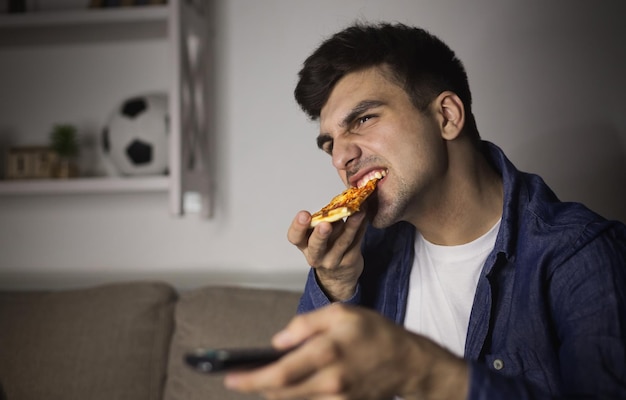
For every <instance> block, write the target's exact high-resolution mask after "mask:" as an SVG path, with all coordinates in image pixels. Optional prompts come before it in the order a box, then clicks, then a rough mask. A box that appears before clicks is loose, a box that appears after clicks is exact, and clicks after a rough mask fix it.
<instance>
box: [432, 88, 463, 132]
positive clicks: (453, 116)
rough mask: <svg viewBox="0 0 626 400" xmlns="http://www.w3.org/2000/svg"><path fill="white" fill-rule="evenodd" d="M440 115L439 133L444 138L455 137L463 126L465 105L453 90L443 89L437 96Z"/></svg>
mask: <svg viewBox="0 0 626 400" xmlns="http://www.w3.org/2000/svg"><path fill="white" fill-rule="evenodd" d="M435 104H437V107H438V112H439V113H440V115H441V117H442V118H441V135H442V137H443V138H444V139H446V140H453V139H456V137H457V136H459V134H460V133H461V131H462V130H463V126H465V106H464V105H463V101H461V99H460V98H459V96H457V95H456V93H454V92H450V91H445V92H443V93H441V94H440V95H439V96H437V100H436V103H435Z"/></svg>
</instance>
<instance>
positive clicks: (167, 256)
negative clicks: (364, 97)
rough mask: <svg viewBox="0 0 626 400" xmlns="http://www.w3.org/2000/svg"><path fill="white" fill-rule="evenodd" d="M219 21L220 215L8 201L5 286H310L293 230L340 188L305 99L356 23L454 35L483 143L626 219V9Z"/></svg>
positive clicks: (250, 4)
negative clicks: (144, 281)
mask: <svg viewBox="0 0 626 400" xmlns="http://www.w3.org/2000/svg"><path fill="white" fill-rule="evenodd" d="M216 12H217V15H216V20H217V26H216V39H217V49H216V54H217V64H216V73H217V82H218V86H217V94H216V98H217V99H218V102H217V104H216V110H215V111H216V113H215V115H216V118H217V119H216V127H217V146H218V149H217V150H218V151H217V160H216V169H217V170H216V176H217V195H216V205H215V217H214V218H213V219H211V220H208V221H207V220H202V219H200V218H198V217H197V216H194V215H191V216H187V217H185V218H182V219H181V218H175V217H171V216H169V215H168V214H167V197H166V195H165V194H149V195H148V194H141V195H139V194H135V195H130V194H127V195H81V196H76V195H73V196H70V195H67V196H65V195H59V196H30V197H29V196H15V197H2V198H0V286H4V287H41V286H47V287H70V286H79V285H84V284H91V283H95V282H102V281H104V280H113V279H127V278H154V279H166V280H169V281H171V282H173V283H175V284H176V285H179V286H181V287H193V286H198V285H201V284H204V283H208V282H217V283H241V284H248V285H257V286H275V287H289V288H299V287H300V286H301V284H302V281H303V279H304V276H305V273H306V270H307V266H306V265H305V262H304V260H303V258H302V257H301V255H300V253H299V252H298V251H297V250H296V249H295V248H293V247H292V246H291V245H290V244H289V243H288V242H287V240H286V229H287V227H288V225H289V223H290V221H291V219H292V218H293V216H294V215H295V213H296V212H297V211H298V210H299V209H308V210H314V209H316V208H318V207H319V206H321V205H322V204H324V203H325V202H326V201H327V200H329V198H330V197H331V196H332V195H334V194H335V193H336V192H337V191H338V190H340V189H341V184H340V182H339V180H338V179H337V177H336V175H335V172H334V170H333V169H332V168H331V166H330V162H329V159H328V158H327V156H325V155H324V154H323V153H321V152H319V151H318V150H317V149H316V146H315V136H316V134H317V127H316V125H315V124H313V123H311V122H309V121H307V120H306V118H305V116H304V115H303V114H302V113H300V112H299V110H298V108H297V106H296V105H295V102H294V101H293V98H292V91H293V87H294V84H295V81H296V73H297V71H298V70H299V67H300V65H301V63H302V61H303V60H304V58H305V57H306V56H307V55H308V53H309V52H310V51H311V50H312V49H313V48H314V47H315V46H316V45H317V44H318V43H319V41H320V40H322V39H323V38H325V37H327V36H328V35H330V34H332V33H333V32H335V31H336V30H338V29H340V28H342V27H344V26H345V25H347V24H349V23H351V22H353V21H354V20H355V19H362V20H388V21H399V22H405V23H410V24H416V25H420V26H422V27H425V28H427V29H429V30H431V31H432V32H433V33H435V34H437V35H438V36H440V37H441V38H442V39H443V40H444V41H446V42H447V43H448V44H449V45H450V46H451V47H452V48H453V49H455V50H456V51H457V54H458V55H459V56H460V58H461V59H462V60H463V61H464V63H465V66H466V68H467V71H468V74H469V78H470V84H471V86H472V90H473V92H474V98H475V106H474V108H475V113H476V115H477V120H478V125H479V129H480V130H481V133H482V135H483V137H484V138H486V139H488V140H492V141H494V142H496V143H497V144H499V145H500V146H501V147H502V148H503V149H504V150H505V151H506V152H507V154H508V155H509V157H510V158H511V159H512V160H513V161H514V162H515V163H516V164H517V165H518V167H520V168H521V169H525V170H527V171H531V172H537V173H540V174H541V175H543V176H544V178H545V179H546V181H547V182H548V183H549V184H550V185H552V186H553V188H554V189H555V191H556V192H557V194H558V195H560V196H561V197H562V198H563V199H565V200H578V201H583V202H585V203H587V204H588V205H589V206H591V207H592V208H594V209H596V210H597V211H599V212H600V213H602V214H604V215H606V216H608V217H610V218H617V219H620V220H622V221H626V207H624V206H623V204H626V185H624V183H625V182H626V179H625V178H626V156H625V154H626V118H624V112H625V109H626V107H625V106H626V101H625V100H624V95H623V94H624V91H625V89H626V74H624V72H623V71H626V54H625V52H626V50H625V49H626V46H624V43H623V38H624V37H626V25H624V24H623V22H622V19H623V16H624V15H626V3H624V2H622V1H620V0H614V1H609V0H607V1H603V2H595V3H593V4H592V2H589V1H587V0H576V1H568V2H544V1H541V0H533V1H530V2H500V1H496V0H489V1H487V0H480V1H473V2H471V5H470V2H466V1H463V0H458V1H450V0H444V1H437V2H435V1H415V0H406V1H401V0H392V1H389V0H388V1H356V0H343V1H334V0H321V1H300V0H298V1H292V0H263V1H256V0H221V1H218V4H217V10H216ZM86 51H87V50H86ZM145 51H146V54H145V56H146V57H152V56H153V53H150V51H151V50H149V49H148V50H145ZM83 61H84V62H87V61H88V60H83ZM155 68H159V67H158V59H157V60H155ZM129 81H130V82H132V79H129ZM36 83H37V84H39V85H42V87H45V85H46V84H47V83H46V82H41V81H37V82H36ZM14 90H16V92H14V93H10V95H11V96H19V91H18V89H14ZM4 93H5V96H4V99H5V102H6V95H7V93H6V89H4ZM2 98H3V97H2V96H0V100H1V99H2ZM0 104H2V102H1V101H0ZM0 112H2V111H0ZM68 115H70V114H69V112H68Z"/></svg>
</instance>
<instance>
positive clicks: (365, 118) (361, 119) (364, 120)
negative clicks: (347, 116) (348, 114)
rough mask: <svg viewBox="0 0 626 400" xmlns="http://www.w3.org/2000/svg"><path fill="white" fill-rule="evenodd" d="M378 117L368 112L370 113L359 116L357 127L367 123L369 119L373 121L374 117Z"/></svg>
mask: <svg viewBox="0 0 626 400" xmlns="http://www.w3.org/2000/svg"><path fill="white" fill-rule="evenodd" d="M375 117H376V115H372V114H368V115H364V116H362V117H359V118H358V119H357V120H356V125H357V128H358V127H360V126H362V125H364V124H365V123H367V122H368V121H371V120H372V119H374V118H375Z"/></svg>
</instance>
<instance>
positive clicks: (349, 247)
mask: <svg viewBox="0 0 626 400" xmlns="http://www.w3.org/2000/svg"><path fill="white" fill-rule="evenodd" d="M376 183H377V179H372V180H371V181H370V182H368V183H367V184H366V185H364V186H363V187H361V188H355V187H352V188H349V189H347V190H346V191H344V192H343V193H341V194H339V195H338V196H335V197H334V198H333V199H332V200H331V202H330V203H329V204H328V205H327V206H325V207H324V208H322V209H321V210H320V211H318V212H316V213H314V214H313V215H311V214H309V213H308V212H307V211H300V212H299V213H298V214H297V215H296V217H295V218H294V220H293V222H292V223H291V226H290V227H289V230H288V232H287V239H288V240H289V242H291V243H292V244H293V245H295V246H296V247H298V249H300V251H302V253H303V254H304V257H305V258H306V260H307V262H308V264H309V265H310V266H311V267H312V268H314V269H315V274H316V276H317V280H318V283H319V284H320V286H321V287H322V288H323V289H324V291H325V292H326V295H327V296H328V297H329V298H330V300H332V301H342V300H347V299H349V298H350V297H352V295H353V294H354V291H355V288H356V284H357V280H358V279H359V276H361V272H362V271H363V256H362V255H361V240H362V239H363V235H364V234H365V227H366V222H365V219H366V218H365V213H364V212H359V210H360V208H361V205H362V204H363V202H364V201H365V199H367V197H368V196H369V195H370V194H371V193H372V192H373V191H374V189H375V188H376ZM344 218H346V219H345V221H344V220H343V219H344Z"/></svg>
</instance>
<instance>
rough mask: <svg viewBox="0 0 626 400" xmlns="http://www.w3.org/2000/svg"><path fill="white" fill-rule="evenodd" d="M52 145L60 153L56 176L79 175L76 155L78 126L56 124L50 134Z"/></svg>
mask: <svg viewBox="0 0 626 400" xmlns="http://www.w3.org/2000/svg"><path fill="white" fill-rule="evenodd" d="M50 147H51V148H52V150H53V151H54V152H55V153H56V154H57V155H58V160H57V163H56V165H55V167H54V172H53V174H54V176H55V177H57V178H71V177H75V176H78V167H77V166H76V157H77V156H78V151H79V145H78V137H77V134H76V127H75V126H74V125H70V124H59V125H56V126H55V127H54V128H53V129H52V133H51V134H50Z"/></svg>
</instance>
